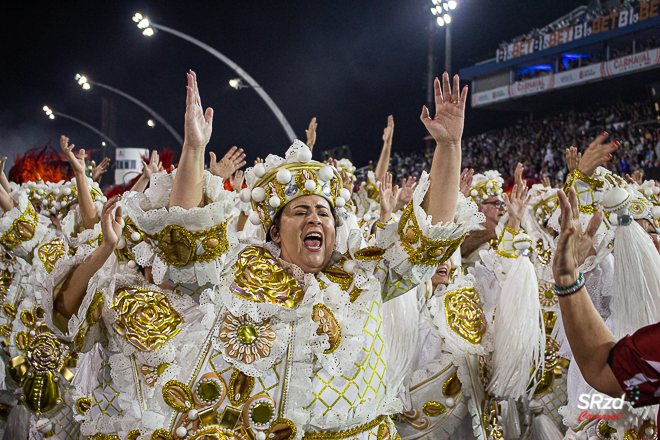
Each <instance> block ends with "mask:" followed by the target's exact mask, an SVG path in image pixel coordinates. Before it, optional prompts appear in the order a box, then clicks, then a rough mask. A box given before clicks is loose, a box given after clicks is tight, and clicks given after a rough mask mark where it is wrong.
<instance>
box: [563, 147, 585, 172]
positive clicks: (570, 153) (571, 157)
mask: <svg viewBox="0 0 660 440" xmlns="http://www.w3.org/2000/svg"><path fill="white" fill-rule="evenodd" d="M581 160H582V153H578V150H577V148H575V147H570V148H567V149H566V167H567V168H568V172H569V173H572V172H573V171H574V170H575V169H576V168H577V167H579V166H580V161H581Z"/></svg>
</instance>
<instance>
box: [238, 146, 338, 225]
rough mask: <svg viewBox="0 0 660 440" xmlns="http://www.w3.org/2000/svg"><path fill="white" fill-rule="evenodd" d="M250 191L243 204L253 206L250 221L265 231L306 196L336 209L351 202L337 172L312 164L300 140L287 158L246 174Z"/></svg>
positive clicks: (244, 194) (270, 159)
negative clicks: (284, 210) (318, 199)
mask: <svg viewBox="0 0 660 440" xmlns="http://www.w3.org/2000/svg"><path fill="white" fill-rule="evenodd" d="M246 182H247V185H248V187H247V188H244V189H243V190H241V192H240V195H239V197H240V199H241V201H242V202H243V203H251V204H252V209H253V212H252V213H251V214H250V216H249V220H250V222H251V223H252V224H253V225H255V226H256V225H259V224H261V225H262V226H263V227H264V230H265V231H268V229H269V228H270V226H271V225H272V222H273V218H274V217H275V216H276V215H277V213H278V212H280V211H281V210H282V209H283V208H284V207H285V206H286V204H287V203H289V202H290V201H292V200H294V199H296V198H298V197H302V196H306V195H317V196H321V197H324V198H325V199H326V200H328V202H329V203H330V205H331V206H332V207H334V208H340V209H341V208H343V207H344V205H345V204H346V202H348V201H349V200H350V198H351V193H350V191H349V190H348V189H345V188H342V180H341V176H340V174H339V172H338V171H337V169H335V168H334V167H332V166H330V165H326V164H323V163H321V162H317V161H314V160H312V152H311V151H310V149H309V147H308V146H307V145H305V144H304V143H302V142H301V141H299V140H298V139H296V140H295V141H294V142H293V145H291V147H289V149H288V150H287V152H286V155H285V158H281V157H278V156H275V155H273V154H271V155H269V156H268V157H267V158H266V160H265V162H264V163H258V164H256V165H255V166H254V167H252V168H249V169H248V170H247V171H246Z"/></svg>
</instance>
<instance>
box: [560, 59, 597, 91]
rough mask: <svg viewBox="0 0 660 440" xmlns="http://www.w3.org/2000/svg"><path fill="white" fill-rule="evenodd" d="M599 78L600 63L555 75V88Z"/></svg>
mask: <svg viewBox="0 0 660 440" xmlns="http://www.w3.org/2000/svg"><path fill="white" fill-rule="evenodd" d="M600 77H601V72H600V63H597V64H592V65H590V66H586V67H581V68H579V69H575V70H568V71H566V72H561V73H557V74H555V88H559V87H566V86H570V85H574V84H580V83H583V82H587V81H591V80H593V79H598V78H600Z"/></svg>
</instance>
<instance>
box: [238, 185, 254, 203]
mask: <svg viewBox="0 0 660 440" xmlns="http://www.w3.org/2000/svg"><path fill="white" fill-rule="evenodd" d="M238 198H239V199H241V202H243V203H250V200H251V199H252V196H251V195H250V190H249V189H247V188H243V189H242V190H241V192H240V193H238Z"/></svg>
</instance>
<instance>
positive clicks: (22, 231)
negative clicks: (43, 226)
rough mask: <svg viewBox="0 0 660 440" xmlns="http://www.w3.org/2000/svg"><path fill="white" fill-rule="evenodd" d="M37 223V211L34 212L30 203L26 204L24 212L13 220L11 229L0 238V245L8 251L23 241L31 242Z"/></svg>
mask: <svg viewBox="0 0 660 440" xmlns="http://www.w3.org/2000/svg"><path fill="white" fill-rule="evenodd" d="M37 223H38V217H37V211H35V210H34V207H33V206H32V203H28V204H27V207H26V208H25V212H24V213H23V214H21V216H20V217H18V218H17V219H16V220H14V223H13V224H12V225H11V228H9V230H8V231H7V232H5V233H4V235H3V236H2V237H1V238H0V243H1V244H2V245H3V246H4V247H5V249H6V250H8V251H10V250H12V249H14V248H15V247H16V246H18V245H19V244H21V243H23V242H24V241H30V240H32V239H33V238H34V231H35V229H36V228H37Z"/></svg>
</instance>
